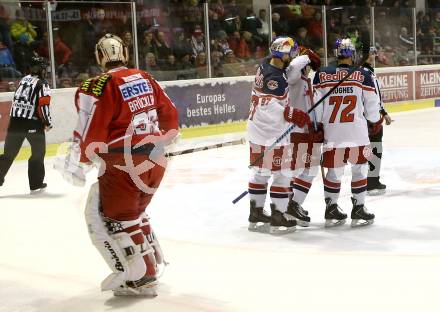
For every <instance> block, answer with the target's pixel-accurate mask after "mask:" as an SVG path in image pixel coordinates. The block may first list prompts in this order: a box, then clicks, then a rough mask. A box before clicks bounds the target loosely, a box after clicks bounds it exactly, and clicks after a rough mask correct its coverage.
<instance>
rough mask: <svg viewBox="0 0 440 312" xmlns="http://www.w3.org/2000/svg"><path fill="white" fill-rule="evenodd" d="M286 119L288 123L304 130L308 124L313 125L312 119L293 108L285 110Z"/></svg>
mask: <svg viewBox="0 0 440 312" xmlns="http://www.w3.org/2000/svg"><path fill="white" fill-rule="evenodd" d="M284 119H286V121H288V122H291V123H294V124H295V125H297V126H298V127H300V128H304V126H305V125H306V124H310V123H311V121H310V117H309V115H308V114H307V113H305V112H303V111H302V110H299V109H296V108H293V107H291V106H286V107H285V108H284Z"/></svg>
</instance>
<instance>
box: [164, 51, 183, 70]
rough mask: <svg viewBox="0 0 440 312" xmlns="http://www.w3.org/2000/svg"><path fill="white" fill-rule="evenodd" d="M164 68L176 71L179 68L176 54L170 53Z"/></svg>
mask: <svg viewBox="0 0 440 312" xmlns="http://www.w3.org/2000/svg"><path fill="white" fill-rule="evenodd" d="M161 68H162V70H168V71H175V70H179V69H180V67H179V64H177V62H176V57H175V56H174V54H169V55H168V57H167V59H166V61H165V63H164V64H163V65H162V67H161Z"/></svg>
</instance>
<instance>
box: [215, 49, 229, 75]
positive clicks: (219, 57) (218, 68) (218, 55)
mask: <svg viewBox="0 0 440 312" xmlns="http://www.w3.org/2000/svg"><path fill="white" fill-rule="evenodd" d="M225 52H226V51H225ZM223 55H224V53H222V52H220V51H212V52H211V67H212V76H213V77H223V75H224V74H223Z"/></svg>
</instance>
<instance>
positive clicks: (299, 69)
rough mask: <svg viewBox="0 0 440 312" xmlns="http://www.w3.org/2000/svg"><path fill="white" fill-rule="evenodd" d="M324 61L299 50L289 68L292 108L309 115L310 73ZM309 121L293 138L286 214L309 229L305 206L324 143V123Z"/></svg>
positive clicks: (303, 49)
mask: <svg viewBox="0 0 440 312" xmlns="http://www.w3.org/2000/svg"><path fill="white" fill-rule="evenodd" d="M320 66H321V59H320V57H319V55H318V54H316V53H315V52H313V51H312V50H311V49H307V48H305V47H300V55H299V56H297V57H296V58H294V59H293V60H292V61H291V62H290V64H289V66H288V67H287V69H286V72H287V83H288V84H289V89H290V90H289V97H290V103H289V105H291V106H292V107H293V108H296V109H299V110H301V111H303V112H307V111H308V110H309V109H310V108H311V107H312V105H313V90H312V86H311V82H310V78H309V74H310V71H311V70H313V71H314V72H316V71H317V70H318V69H319V68H320ZM310 118H311V119H312V121H313V124H309V125H308V126H307V127H304V128H298V127H297V128H295V129H294V130H293V131H292V133H291V135H290V140H291V147H292V162H291V169H292V176H293V177H292V180H291V182H290V186H291V190H292V194H291V196H290V200H289V204H288V207H287V212H288V213H289V214H291V215H293V216H294V217H295V218H296V220H297V224H298V225H299V226H304V227H307V226H308V225H309V222H310V217H309V216H308V211H307V210H305V209H303V207H302V204H303V202H304V200H305V199H306V196H307V194H308V192H309V189H310V187H311V185H312V181H313V179H314V177H315V176H316V175H317V173H318V172H319V163H320V159H321V146H322V141H323V132H322V124H321V123H317V122H316V116H315V113H314V112H312V113H311V115H310Z"/></svg>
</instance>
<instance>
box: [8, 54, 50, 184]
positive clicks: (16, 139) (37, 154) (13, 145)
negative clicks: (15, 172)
mask: <svg viewBox="0 0 440 312" xmlns="http://www.w3.org/2000/svg"><path fill="white" fill-rule="evenodd" d="M48 65H49V64H48V62H47V61H46V60H45V59H44V58H42V57H38V56H33V57H32V59H31V61H30V66H29V71H30V74H29V75H27V76H25V77H24V78H23V79H21V81H20V84H19V86H18V88H17V90H16V91H15V94H14V99H13V101H12V107H11V114H10V117H11V118H10V121H9V126H8V133H7V135H6V140H5V147H4V154H3V155H1V156H0V186H1V185H3V183H4V181H5V176H6V174H7V173H8V171H9V168H10V167H11V165H12V162H13V161H14V159H15V157H17V154H18V152H19V151H20V148H21V146H22V145H23V142H24V139H27V140H28V142H29V144H30V146H31V152H32V155H31V157H30V158H29V161H28V177H29V187H30V189H31V193H34V192H38V191H41V190H44V189H45V188H46V187H47V184H46V183H44V175H45V170H44V156H45V154H46V136H45V131H48V130H49V129H51V128H52V120H51V117H50V110H49V104H50V88H49V84H48V83H47V81H46V80H45V76H46V73H47V67H48Z"/></svg>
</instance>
